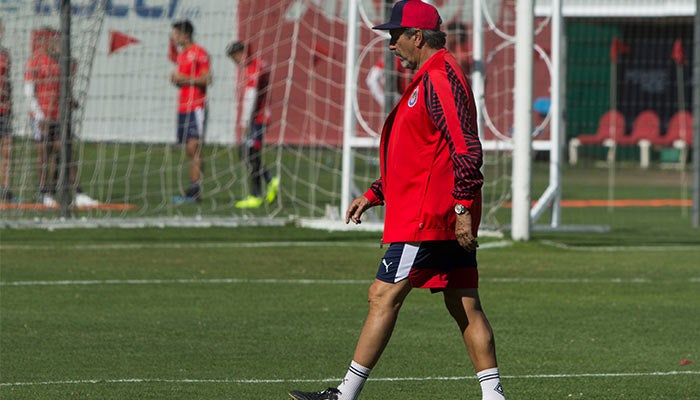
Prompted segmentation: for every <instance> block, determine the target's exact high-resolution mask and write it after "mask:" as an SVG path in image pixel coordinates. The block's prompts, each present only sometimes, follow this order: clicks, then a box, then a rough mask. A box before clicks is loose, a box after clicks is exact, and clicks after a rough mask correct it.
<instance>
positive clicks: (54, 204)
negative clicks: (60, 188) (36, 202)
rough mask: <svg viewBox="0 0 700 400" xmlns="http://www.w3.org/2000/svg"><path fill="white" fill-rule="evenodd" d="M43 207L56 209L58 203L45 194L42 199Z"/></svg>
mask: <svg viewBox="0 0 700 400" xmlns="http://www.w3.org/2000/svg"><path fill="white" fill-rule="evenodd" d="M42 203H44V207H49V208H56V207H58V202H57V201H56V200H54V199H53V197H51V195H48V194H45V195H44V196H43V199H42Z"/></svg>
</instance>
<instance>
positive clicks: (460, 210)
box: [455, 204, 467, 215]
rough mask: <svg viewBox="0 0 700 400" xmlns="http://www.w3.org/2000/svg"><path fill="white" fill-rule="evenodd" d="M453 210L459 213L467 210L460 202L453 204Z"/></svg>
mask: <svg viewBox="0 0 700 400" xmlns="http://www.w3.org/2000/svg"><path fill="white" fill-rule="evenodd" d="M455 212H456V213H457V214H459V215H462V214H464V213H465V212H467V208H466V207H464V206H463V205H461V204H455Z"/></svg>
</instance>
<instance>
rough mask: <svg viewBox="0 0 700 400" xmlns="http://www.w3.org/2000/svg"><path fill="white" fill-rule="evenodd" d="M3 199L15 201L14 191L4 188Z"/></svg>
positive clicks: (7, 201) (8, 201)
mask: <svg viewBox="0 0 700 400" xmlns="http://www.w3.org/2000/svg"><path fill="white" fill-rule="evenodd" d="M2 201H3V202H5V203H10V202H12V201H14V196H13V195H12V192H10V190H9V189H7V188H2Z"/></svg>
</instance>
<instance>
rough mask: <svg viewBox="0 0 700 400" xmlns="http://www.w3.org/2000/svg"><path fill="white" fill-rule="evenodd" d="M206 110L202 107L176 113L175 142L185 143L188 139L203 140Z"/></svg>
mask: <svg viewBox="0 0 700 400" xmlns="http://www.w3.org/2000/svg"><path fill="white" fill-rule="evenodd" d="M206 120H207V112H206V109H204V108H198V109H196V110H193V111H190V112H184V113H178V114H177V142H178V143H180V144H186V143H187V141H188V140H190V139H198V140H200V141H203V140H204V130H205V128H206Z"/></svg>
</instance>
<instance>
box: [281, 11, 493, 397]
mask: <svg viewBox="0 0 700 400" xmlns="http://www.w3.org/2000/svg"><path fill="white" fill-rule="evenodd" d="M441 22H442V21H441V19H440V16H439V15H438V12H437V10H436V9H435V8H434V7H433V6H431V5H429V4H427V3H424V2H422V1H421V0H402V1H399V2H397V3H396V4H395V5H394V7H393V10H392V14H391V20H390V21H389V22H388V23H385V24H382V25H379V26H376V27H374V29H381V30H388V31H389V34H390V35H391V41H390V43H389V50H391V51H393V52H394V53H395V55H396V56H397V57H398V58H399V59H400V60H401V63H402V65H403V66H404V67H406V68H409V69H413V70H416V74H415V76H414V78H413V81H412V82H411V84H410V85H409V86H408V87H407V88H406V91H405V92H404V94H403V96H402V97H401V99H400V100H399V102H398V104H397V105H396V107H394V110H393V111H392V112H391V113H390V114H389V116H388V117H387V120H386V122H385V124H384V129H383V131H382V137H381V143H380V147H379V151H380V154H379V157H380V168H381V178H380V179H378V180H377V181H375V182H374V183H373V184H372V186H371V187H370V188H369V190H367V192H365V194H364V195H362V196H360V197H358V198H357V199H355V200H354V201H353V202H352V203H351V204H350V207H349V208H348V210H347V213H346V216H345V219H346V223H347V222H350V221H353V222H354V223H356V224H359V223H360V222H361V216H362V214H363V213H364V212H365V211H366V210H367V209H368V208H370V207H373V206H377V205H382V204H384V205H386V214H385V221H384V236H383V240H382V241H383V242H384V243H388V244H390V245H389V248H388V250H387V252H386V254H385V255H384V257H383V259H382V260H381V263H380V265H379V270H378V271H377V275H376V279H375V280H374V282H373V283H372V286H371V287H370V289H369V313H368V315H367V319H366V320H365V324H364V327H363V329H362V332H361V334H360V338H359V341H358V343H357V347H356V348H355V354H354V356H353V360H352V362H351V364H350V368H349V369H348V372H347V374H346V375H345V378H344V379H343V381H342V382H341V384H340V385H339V386H338V387H337V388H328V389H326V390H324V391H321V392H298V391H293V392H290V393H289V394H290V396H291V397H292V398H294V399H298V400H354V399H356V398H357V397H358V395H359V393H360V390H361V389H362V386H363V385H364V383H365V381H366V379H367V378H368V376H369V374H370V372H371V370H372V368H374V366H375V365H376V363H377V362H378V361H379V357H380V356H381V354H382V352H383V350H384V348H385V347H386V345H387V343H388V342H389V339H390V337H391V334H392V332H393V329H394V325H395V323H396V320H397V317H398V313H399V309H400V308H401V305H402V304H403V301H404V299H405V298H406V296H407V295H408V293H409V292H410V291H411V289H413V288H414V287H416V288H428V289H431V291H433V292H442V293H443V296H444V301H445V305H446V306H447V309H448V310H449V313H450V315H451V316H452V317H453V318H454V320H455V321H456V322H457V325H458V326H459V329H460V333H461V336H462V339H463V340H464V343H465V344H466V347H467V350H468V352H469V356H470V358H471V361H472V364H473V365H474V369H475V370H476V372H477V377H478V379H479V383H480V384H481V390H482V400H503V399H505V396H504V394H503V389H502V387H501V382H500V376H499V372H498V367H497V363H496V350H495V344H494V339H493V332H492V330H491V326H490V324H489V322H488V320H487V318H486V315H485V314H484V311H483V310H482V308H481V303H480V300H479V292H478V272H477V263H476V248H477V247H478V244H477V241H476V234H477V231H478V229H479V223H480V220H481V186H482V184H483V175H482V174H481V172H480V170H479V168H480V167H481V164H482V151H481V143H480V142H479V134H478V129H477V123H476V108H475V105H474V98H473V95H472V92H471V88H470V86H469V83H468V82H467V79H466V77H465V75H464V72H463V71H462V69H461V67H460V65H459V63H458V62H457V61H456V60H455V58H454V57H453V56H452V55H451V54H450V53H448V52H447V50H445V48H444V46H445V33H444V32H441V31H440V24H441Z"/></svg>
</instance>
